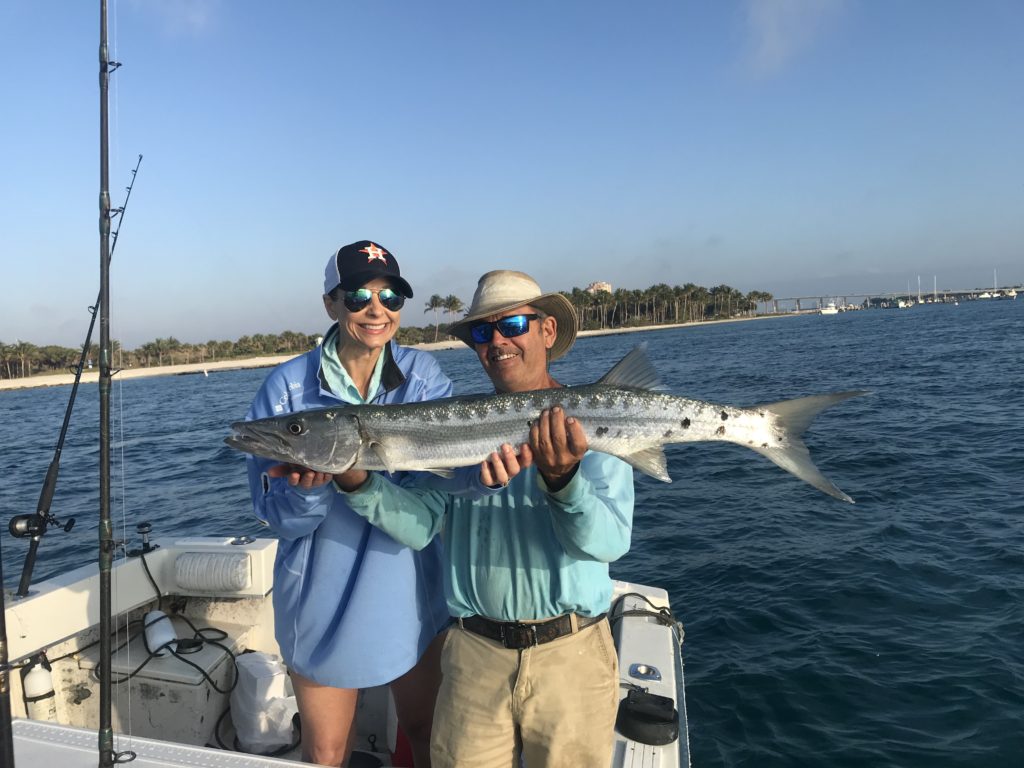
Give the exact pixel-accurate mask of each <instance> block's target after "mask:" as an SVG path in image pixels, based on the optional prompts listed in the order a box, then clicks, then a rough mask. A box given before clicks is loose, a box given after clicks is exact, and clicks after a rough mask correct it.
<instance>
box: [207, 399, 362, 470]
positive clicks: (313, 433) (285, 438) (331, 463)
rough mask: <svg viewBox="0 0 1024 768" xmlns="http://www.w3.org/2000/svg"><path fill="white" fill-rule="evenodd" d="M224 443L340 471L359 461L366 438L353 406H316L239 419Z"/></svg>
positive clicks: (310, 467) (258, 454) (283, 460)
mask: <svg viewBox="0 0 1024 768" xmlns="http://www.w3.org/2000/svg"><path fill="white" fill-rule="evenodd" d="M224 442H225V443H227V444H228V445H230V446H231V447H232V448H236V449H238V450H240V451H244V452H245V453H251V454H253V455H254V456H262V457H264V458H268V459H276V460H278V461H281V462H283V463H285V464H296V465H298V466H300V467H308V468H309V469H312V470H315V471H317V472H330V473H335V474H337V473H340V472H344V471H345V470H347V469H349V468H351V467H352V465H353V464H355V462H356V459H357V458H358V456H359V449H360V447H361V444H362V438H361V437H360V432H359V420H358V418H357V417H356V415H355V413H353V412H352V409H348V408H315V409H311V410H308V411H297V412H295V413H288V414H285V415H283V416H273V417H270V418H266V419H254V420H253V421H236V422H235V423H234V424H232V425H231V434H230V435H229V436H228V437H226V438H225V439H224Z"/></svg>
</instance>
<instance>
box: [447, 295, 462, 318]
mask: <svg viewBox="0 0 1024 768" xmlns="http://www.w3.org/2000/svg"><path fill="white" fill-rule="evenodd" d="M465 308H466V305H465V304H463V303H462V299H460V298H459V297H458V296H450V295H449V296H445V298H444V313H445V314H446V315H457V314H458V313H459V312H461V311H462V310H463V309H465Z"/></svg>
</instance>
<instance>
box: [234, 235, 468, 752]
mask: <svg viewBox="0 0 1024 768" xmlns="http://www.w3.org/2000/svg"><path fill="white" fill-rule="evenodd" d="M407 298H412V289H411V288H410V287H409V284H408V283H407V282H406V281H405V280H404V279H402V276H401V272H400V271H399V268H398V262H397V261H395V257H394V254H392V253H390V252H389V251H388V250H386V249H384V248H382V247H380V246H379V245H377V244H375V243H373V242H370V241H368V240H360V241H359V242H356V243H352V244H350V245H346V246H344V247H342V248H339V249H338V250H337V252H335V254H334V255H333V256H331V259H330V261H329V262H328V263H327V269H326V272H325V280H324V296H323V302H324V307H325V308H326V310H327V314H328V315H329V316H330V318H331V319H332V320H334V321H335V324H334V325H332V326H331V328H330V330H328V331H327V335H326V336H325V337H324V340H323V343H322V344H321V345H320V346H319V347H317V348H316V349H314V350H312V351H310V352H307V353H306V354H304V355H302V356H300V357H297V358H295V359H293V360H289V361H288V362H286V363H283V364H281V365H279V366H278V367H276V368H275V369H274V370H273V371H272V372H271V373H270V375H269V376H268V377H267V379H266V381H264V383H263V386H262V387H261V388H260V391H259V393H258V394H257V396H256V399H255V400H254V402H253V404H252V406H251V408H250V409H249V413H248V415H247V416H246V418H247V419H258V418H263V417H265V416H277V415H280V414H282V413H289V412H294V411H302V410H306V409H308V408H318V407H324V406H337V405H342V404H346V403H347V404H354V405H359V404H363V403H375V404H379V403H402V402H413V401H419V400H430V399H433V398H437V397H446V396H448V395H450V394H451V391H452V385H451V382H450V381H449V379H448V378H447V377H446V376H445V375H444V374H443V373H442V372H441V369H440V366H438V364H437V361H436V360H434V358H433V357H431V356H430V355H429V354H427V353H425V352H419V351H416V350H411V349H406V348H403V347H400V346H399V345H398V344H397V343H395V342H393V341H392V340H393V338H394V336H395V333H396V332H397V331H398V325H399V320H400V314H401V309H402V305H403V303H404V301H405V299H407ZM248 470H249V485H250V488H251V490H252V496H253V505H254V507H255V511H256V515H257V516H258V517H259V518H260V519H261V520H263V521H264V522H265V523H267V524H268V525H269V526H270V527H271V528H272V529H273V530H274V531H275V532H276V533H277V535H278V537H279V544H278V550H277V560H276V562H275V564H274V594H273V602H274V628H275V635H276V637H277V642H278V644H279V645H280V647H281V653H282V655H283V657H284V660H285V662H286V663H287V665H288V668H289V670H290V673H291V678H292V682H293V684H294V688H295V694H296V699H297V701H298V706H299V715H300V717H301V721H302V756H303V759H304V760H306V761H307V762H313V763H320V764H323V765H331V766H338V765H342V764H344V763H345V762H347V760H348V756H349V754H350V752H351V751H352V746H353V740H354V735H355V728H354V719H355V708H356V702H357V697H358V692H359V689H360V688H366V687H370V686H375V685H383V684H390V686H391V691H392V694H393V696H394V699H395V706H396V710H397V714H398V720H399V724H400V725H401V727H402V731H403V732H404V733H405V735H406V737H407V738H408V739H409V742H410V746H411V748H412V752H413V757H414V760H415V765H416V766H417V768H423V767H424V766H429V764H430V762H429V760H430V758H429V755H430V723H431V719H432V716H433V708H434V699H435V698H436V695H437V688H438V685H439V683H440V667H439V663H438V658H439V654H440V646H441V635H440V634H439V633H441V631H442V630H443V629H444V627H445V626H446V624H447V622H448V610H447V607H446V604H445V597H444V587H443V582H442V580H443V576H442V571H441V555H440V545H439V544H435V545H432V546H430V547H427V548H426V549H424V550H422V551H420V552H416V551H413V550H411V549H409V548H408V547H404V546H402V545H400V544H398V543H397V542H395V541H394V540H393V539H391V538H390V537H389V536H388V535H387V534H385V533H383V532H381V531H380V530H378V529H377V528H374V527H373V526H372V525H370V524H369V523H368V522H367V521H366V520H365V519H364V518H362V517H360V516H359V515H357V514H355V513H354V512H353V511H352V510H351V509H349V507H348V505H347V504H346V502H345V497H344V495H343V494H342V493H341V492H339V490H338V489H337V487H336V486H335V485H334V484H333V483H332V482H331V476H330V475H327V474H323V473H318V472H314V471H312V470H309V469H305V468H302V467H294V466H290V465H282V464H276V465H275V463H274V462H273V461H271V460H268V459H263V458H259V457H253V456H250V457H249V458H248Z"/></svg>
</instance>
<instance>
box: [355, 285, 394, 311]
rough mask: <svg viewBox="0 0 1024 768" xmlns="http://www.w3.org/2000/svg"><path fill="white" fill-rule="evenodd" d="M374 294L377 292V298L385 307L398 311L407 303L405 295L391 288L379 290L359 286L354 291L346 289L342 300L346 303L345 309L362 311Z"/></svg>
mask: <svg viewBox="0 0 1024 768" xmlns="http://www.w3.org/2000/svg"><path fill="white" fill-rule="evenodd" d="M373 294H377V298H378V299H379V300H380V303H381V304H382V305H383V307H384V309H388V310H391V311H392V312H397V311H398V310H400V309H401V308H402V306H403V305H404V304H405V296H403V295H402V294H400V293H396V292H395V291H393V290H391V289H390V288H381V289H380V290H379V291H375V290H372V289H371V288H357V289H356V290H354V291H345V295H344V297H343V299H342V301H343V302H344V303H345V309H347V310H348V311H349V312H362V311H363V310H364V309H366V308H367V307H368V306H370V302H371V301H373Z"/></svg>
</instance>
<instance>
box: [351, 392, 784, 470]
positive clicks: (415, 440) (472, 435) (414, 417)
mask: <svg viewBox="0 0 1024 768" xmlns="http://www.w3.org/2000/svg"><path fill="white" fill-rule="evenodd" d="M554 406H560V407H561V408H562V409H563V410H564V411H565V412H566V414H567V415H569V416H572V417H574V418H575V419H577V420H579V422H580V424H581V425H582V426H583V429H584V431H585V432H586V434H587V439H588V442H589V444H590V447H591V448H592V449H594V450H598V451H602V452H605V453H611V454H615V455H617V456H628V455H630V454H632V453H635V452H637V451H641V450H644V449H646V448H650V447H653V446H657V445H661V444H663V443H676V442H692V441H706V440H725V441H728V442H734V443H740V444H743V445H754V444H757V445H764V444H770V445H773V446H774V445H777V444H778V437H777V435H776V434H775V430H774V429H773V424H772V420H771V418H770V414H767V413H765V412H760V411H758V410H757V409H747V408H735V407H726V406H716V405H713V404H710V403H705V402H702V401H699V400H691V399H687V398H683V397H677V396H673V395H668V394H661V393H656V392H649V391H646V390H636V389H629V388H624V387H613V386H605V385H588V386H581V387H572V388H564V389H558V390H539V391H535V392H527V393H515V394H506V395H499V396H487V397H479V398H461V399H459V400H458V401H455V402H452V403H450V404H446V405H443V406H441V405H438V403H436V402H434V403H431V402H424V403H407V404H403V405H389V406H383V407H363V408H360V409H359V411H358V420H359V424H360V430H361V431H362V433H363V437H364V439H366V440H369V442H370V444H371V447H372V449H373V450H374V451H375V452H377V453H378V454H379V461H380V466H376V464H377V461H378V458H377V457H371V456H369V455H367V454H366V453H365V452H363V453H361V454H360V459H359V461H358V466H361V467H363V468H366V469H381V468H385V465H386V464H388V463H390V464H392V465H393V466H399V465H401V466H410V464H415V467H414V468H417V469H429V468H436V467H452V466H460V465H462V466H469V465H473V464H477V463H479V462H480V461H482V460H483V459H485V458H486V457H487V456H488V455H489V454H490V453H491V452H492V451H495V450H497V449H498V448H499V447H500V446H501V445H502V444H503V443H510V444H512V445H515V446H518V445H519V444H521V443H525V442H528V441H529V425H530V423H531V422H532V421H534V420H536V419H537V417H538V416H539V415H540V412H541V411H542V410H544V409H545V408H551V407H554ZM439 424H440V425H442V426H444V427H446V429H444V430H438V428H437V427H438V425H439Z"/></svg>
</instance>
